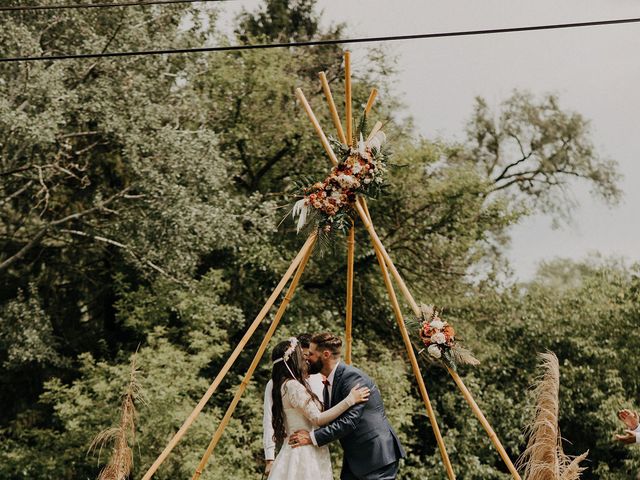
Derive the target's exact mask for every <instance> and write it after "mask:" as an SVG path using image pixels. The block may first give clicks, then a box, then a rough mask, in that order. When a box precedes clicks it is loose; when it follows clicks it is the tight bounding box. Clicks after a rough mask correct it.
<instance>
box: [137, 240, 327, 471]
mask: <svg viewBox="0 0 640 480" xmlns="http://www.w3.org/2000/svg"><path fill="white" fill-rule="evenodd" d="M315 240H316V234H312V235H310V236H309V238H308V239H307V241H306V242H305V244H304V245H303V246H302V248H301V249H300V251H299V252H298V255H296V257H295V258H294V259H293V261H292V262H291V265H289V268H288V269H287V271H286V273H285V274H284V275H283V276H282V279H281V280H280V283H278V285H277V286H276V288H275V289H274V291H273V293H272V294H271V296H270V297H269V299H268V300H267V303H265V305H264V307H262V310H260V313H258V316H256V318H255V320H254V321H253V323H252V324H251V326H250V327H249V329H248V330H247V332H246V333H245V334H244V336H243V337H242V340H240V343H238V346H237V347H236V348H235V350H234V351H233V353H232V354H231V356H230V357H229V359H228V360H227V362H226V363H225V364H224V366H223V367H222V370H220V372H219V373H218V376H217V377H216V378H215V380H214V381H213V383H212V384H211V386H210V387H209V389H208V390H207V391H206V393H205V394H204V395H203V396H202V398H201V399H200V401H199V402H198V404H197V405H196V407H195V408H194V409H193V411H192V412H191V414H190V415H189V417H188V418H187V419H186V420H185V421H184V423H183V424H182V426H181V427H180V430H178V431H177V432H176V434H175V435H174V436H173V438H172V439H171V440H170V441H169V443H168V445H167V446H166V447H165V449H164V450H163V451H162V453H161V454H160V456H159V457H158V458H157V459H156V461H155V462H153V465H151V467H149V470H147V473H145V474H144V477H142V480H149V479H150V478H151V477H152V476H153V474H154V473H155V472H156V470H158V468H159V467H160V465H162V462H164V461H165V460H166V458H167V457H168V456H169V453H171V450H173V448H174V447H175V446H176V445H177V444H178V442H179V441H180V439H181V438H182V437H183V436H184V435H185V433H187V430H188V429H189V427H191V424H192V423H193V422H194V421H195V419H196V417H197V416H198V415H199V414H200V412H201V411H202V409H203V408H204V406H205V405H206V403H207V402H208V401H209V399H210V398H211V396H212V395H213V393H214V392H215V391H216V389H217V388H218V386H219V385H220V383H221V382H222V379H223V378H224V377H225V375H226V374H227V372H228V371H229V369H230V368H231V366H232V365H233V363H234V362H235V361H236V359H237V358H238V355H240V352H241V351H242V350H243V348H244V347H245V345H246V344H247V342H248V341H249V339H250V338H251V336H252V335H253V333H254V332H255V331H256V329H257V328H258V326H259V325H260V323H261V322H262V320H263V319H264V317H265V316H266V315H267V313H268V312H269V310H270V309H271V307H272V306H273V303H274V302H275V301H276V300H277V298H278V296H279V295H280V292H282V290H283V289H284V287H285V285H286V284H287V282H288V281H289V279H290V278H291V275H293V272H294V271H295V269H296V268H297V267H298V265H300V262H301V261H302V259H303V258H305V257H306V255H307V254H308V253H309V252H310V251H311V249H312V247H313V244H314V242H315Z"/></svg>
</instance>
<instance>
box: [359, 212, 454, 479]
mask: <svg viewBox="0 0 640 480" xmlns="http://www.w3.org/2000/svg"><path fill="white" fill-rule="evenodd" d="M365 205H366V204H365ZM367 213H368V211H367ZM369 222H371V219H369ZM373 248H374V249H375V252H376V257H377V258H378V264H379V265H380V270H382V278H383V279H384V285H385V287H387V293H388V294H389V300H390V301H391V306H392V307H393V313H394V314H395V317H396V322H397V323H398V328H399V329H400V333H401V335H402V341H403V342H404V346H405V348H406V350H407V354H408V356H409V361H410V362H411V368H412V369H413V374H414V375H415V377H416V380H417V381H418V388H419V390H420V395H421V396H422V400H423V401H424V405H425V407H426V408H427V416H428V417H429V422H430V423H431V428H432V429H433V433H434V435H435V436H436V442H437V443H438V448H439V450H440V456H441V457H442V463H444V467H445V470H446V471H447V477H449V479H450V480H454V479H455V478H456V477H455V473H454V472H453V467H452V465H451V460H450V459H449V455H448V454H447V449H446V447H445V444H444V440H443V438H442V434H441V433H440V427H438V421H437V420H436V415H435V412H434V411H433V407H432V405H431V400H429V394H428V393H427V387H426V385H425V383H424V378H422V373H421V372H420V366H419V365H418V359H417V358H416V354H415V352H414V351H413V345H412V344H411V338H410V337H409V332H407V327H406V325H405V323H404V318H403V317H402V311H401V310H400V304H399V303H398V297H397V296H396V292H395V291H394V289H393V285H392V284H391V277H390V276H389V270H388V269H387V265H386V264H385V261H384V258H383V256H382V252H381V251H380V249H379V248H378V247H377V246H376V245H375V243H374V245H373Z"/></svg>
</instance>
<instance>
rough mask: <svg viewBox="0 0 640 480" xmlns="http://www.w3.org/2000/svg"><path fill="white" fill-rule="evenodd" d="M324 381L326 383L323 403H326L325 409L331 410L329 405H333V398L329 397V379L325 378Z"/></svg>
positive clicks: (323, 390)
mask: <svg viewBox="0 0 640 480" xmlns="http://www.w3.org/2000/svg"><path fill="white" fill-rule="evenodd" d="M322 383H324V388H323V389H322V403H323V404H324V409H325V410H329V407H330V406H331V405H330V403H331V399H330V397H329V385H330V384H329V380H327V379H326V378H325V379H324V380H322Z"/></svg>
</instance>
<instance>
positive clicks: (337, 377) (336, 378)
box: [331, 361, 345, 407]
mask: <svg viewBox="0 0 640 480" xmlns="http://www.w3.org/2000/svg"><path fill="white" fill-rule="evenodd" d="M344 368H345V366H344V363H343V362H342V361H341V362H340V363H339V364H338V366H337V367H336V373H335V375H334V376H333V385H331V406H332V407H333V406H334V405H335V404H337V403H339V402H340V401H342V400H343V399H342V398H337V393H338V387H339V385H340V382H341V381H342V374H343V373H344Z"/></svg>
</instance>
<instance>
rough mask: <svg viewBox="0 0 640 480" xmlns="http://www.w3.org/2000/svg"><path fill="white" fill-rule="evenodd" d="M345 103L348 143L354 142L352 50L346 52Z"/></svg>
mask: <svg viewBox="0 0 640 480" xmlns="http://www.w3.org/2000/svg"><path fill="white" fill-rule="evenodd" d="M344 103H345V105H344V106H345V113H346V117H347V142H348V143H347V145H351V144H353V118H352V116H353V115H352V112H351V52H350V51H348V50H347V51H346V52H344Z"/></svg>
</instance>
